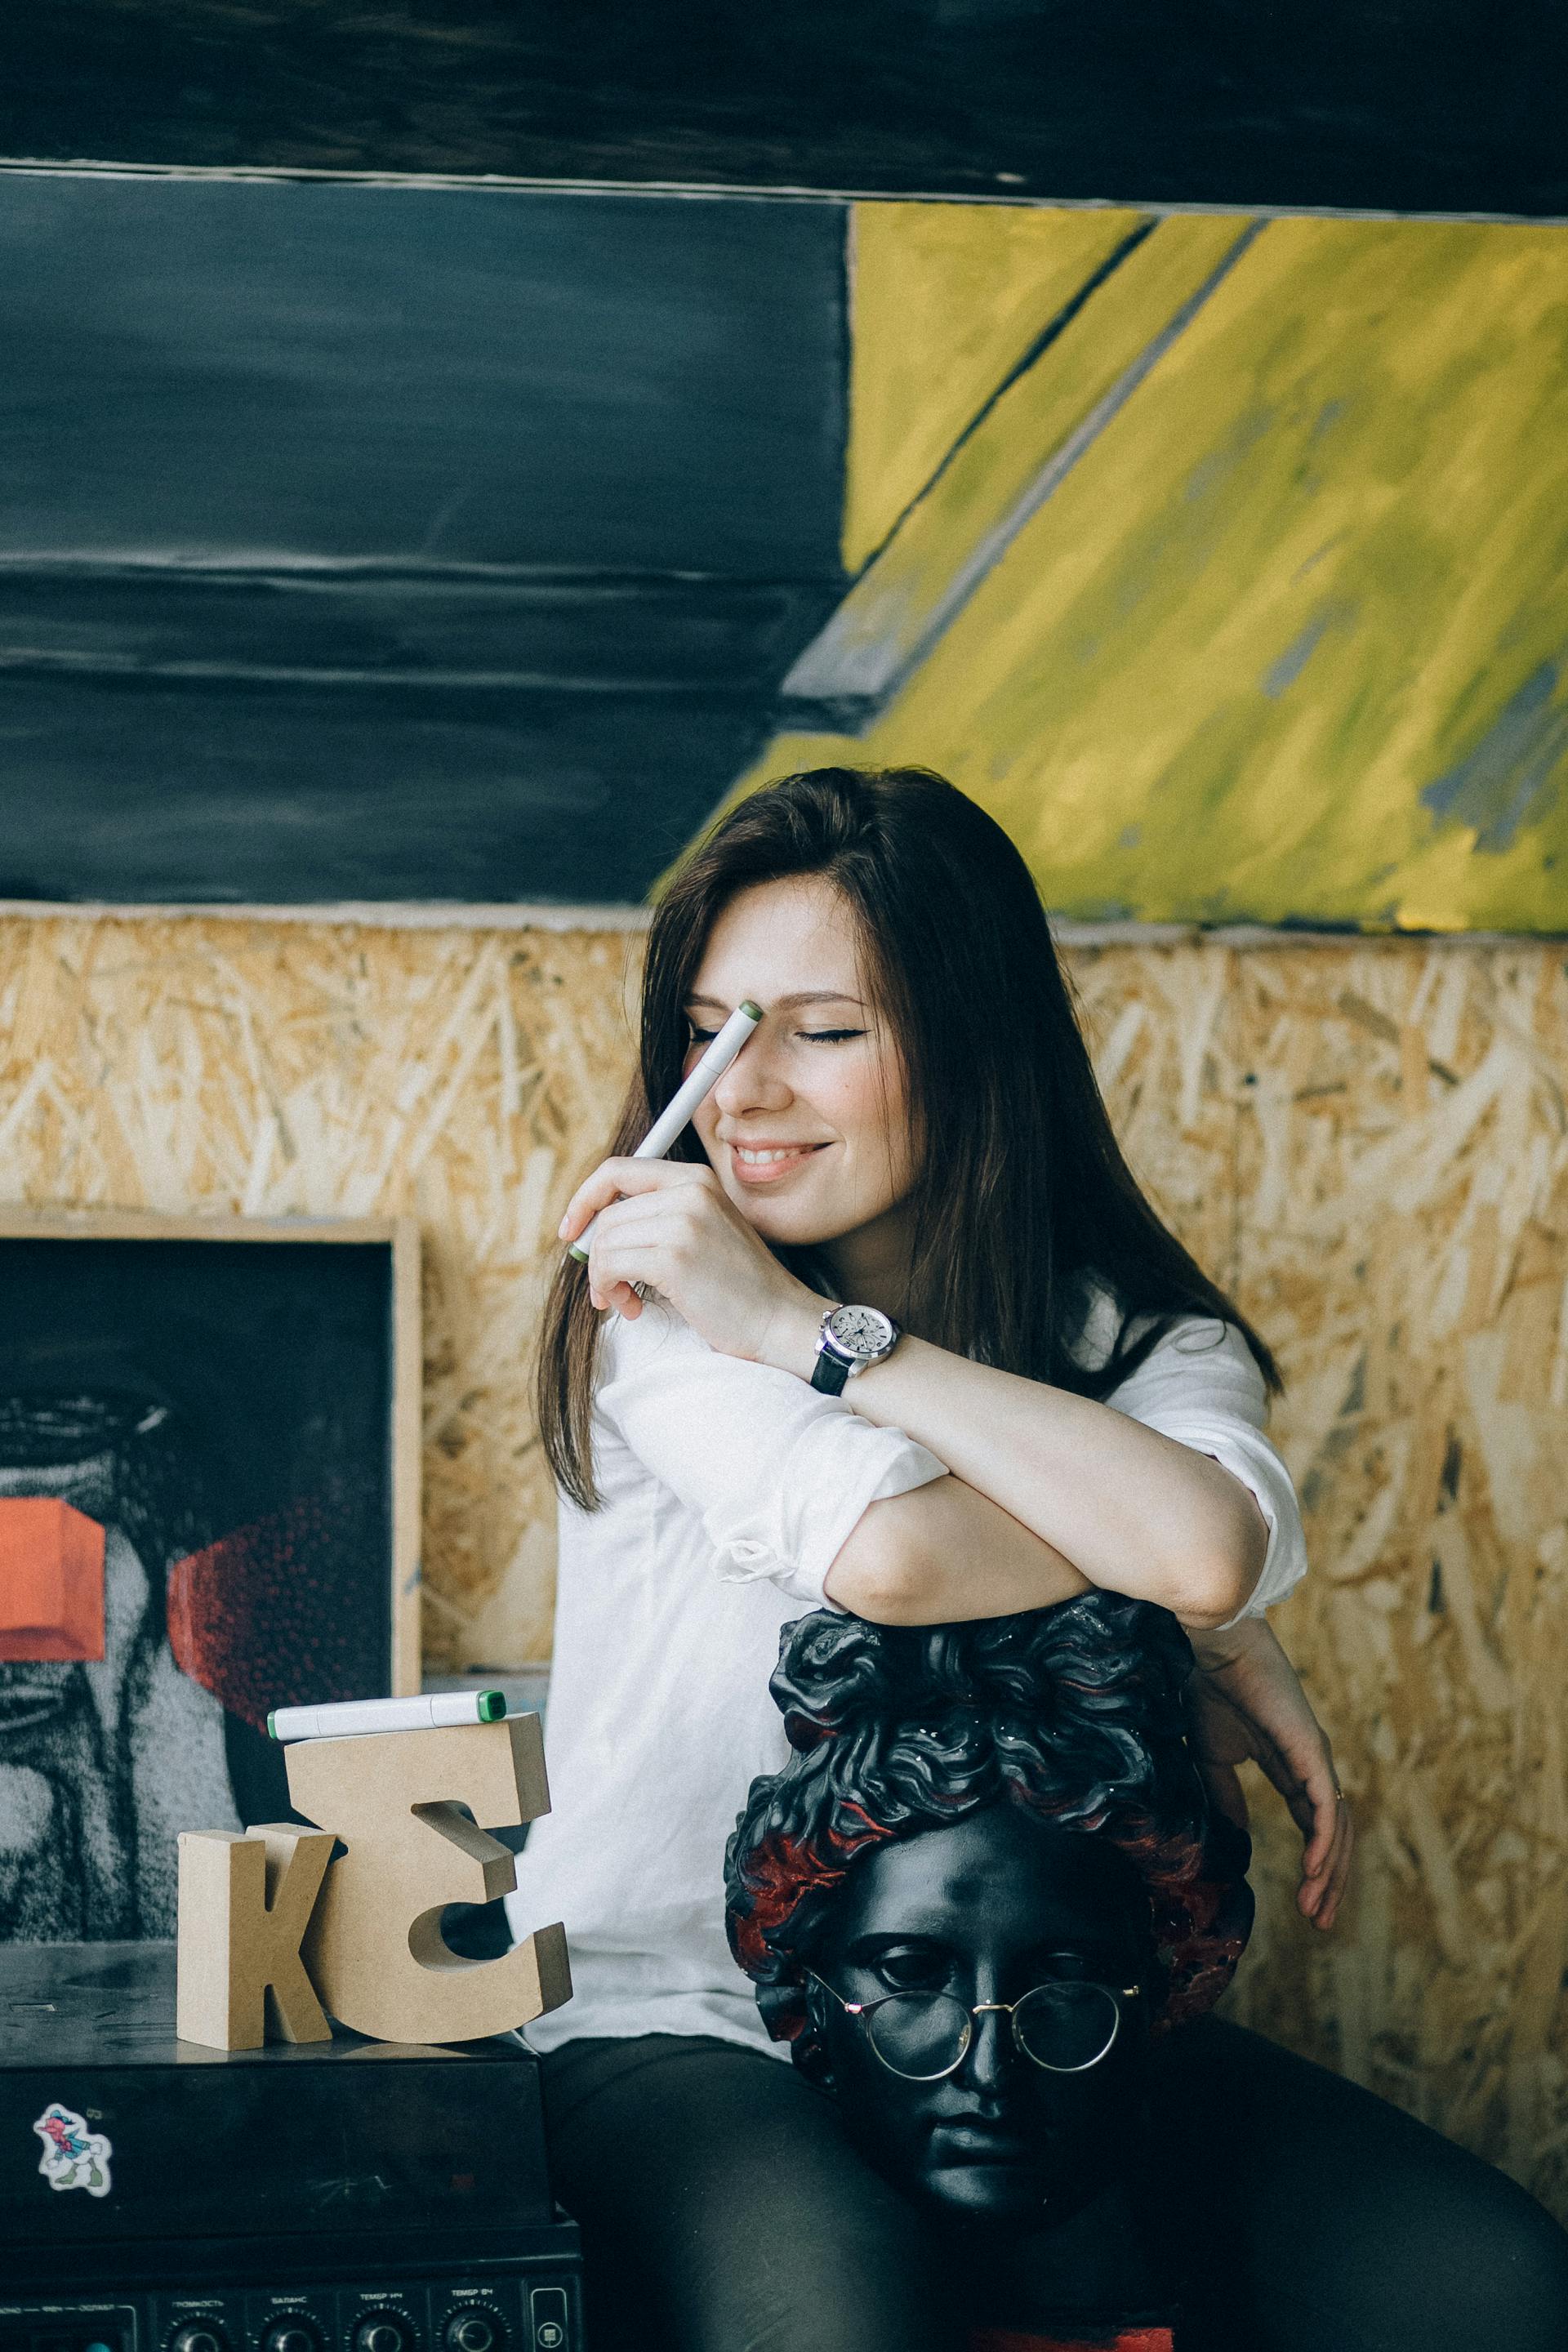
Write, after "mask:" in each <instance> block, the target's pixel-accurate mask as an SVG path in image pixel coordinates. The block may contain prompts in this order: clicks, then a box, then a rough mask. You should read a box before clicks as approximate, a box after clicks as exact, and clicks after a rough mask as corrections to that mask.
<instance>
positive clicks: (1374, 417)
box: [748, 221, 1568, 930]
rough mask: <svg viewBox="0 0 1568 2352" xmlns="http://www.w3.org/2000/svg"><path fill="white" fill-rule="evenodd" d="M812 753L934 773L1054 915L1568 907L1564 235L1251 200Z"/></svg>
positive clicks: (1410, 915)
mask: <svg viewBox="0 0 1568 2352" xmlns="http://www.w3.org/2000/svg"><path fill="white" fill-rule="evenodd" d="M1085 315H1086V318H1087V315H1088V314H1087V313H1086V314H1085ZM1066 341H1067V339H1066V338H1064V345H1065V343H1066ZM1048 359H1049V354H1047V362H1048ZM805 748H806V747H805V745H804V744H802V743H797V742H795V741H794V740H789V741H781V742H780V743H778V744H776V745H774V746H773V748H772V749H771V750H770V751H769V753H768V755H767V756H766V758H765V759H764V761H762V762H760V763H759V766H758V768H757V770H755V771H754V772H753V777H754V776H755V775H760V774H762V773H765V772H777V771H778V770H779V768H780V767H781V766H783V765H785V764H794V763H795V760H796V758H797V756H799V755H800V754H801V753H803V752H804V751H805ZM810 751H811V755H812V756H813V757H838V758H845V759H850V760H855V761H898V760H916V761H925V762H929V763H930V764H931V765H933V766H936V767H939V768H942V769H943V770H945V771H946V772H948V773H950V774H952V775H953V776H954V778H955V780H956V781H957V782H960V783H962V784H963V786H964V788H965V789H966V790H967V791H969V792H971V793H973V795H974V797H975V798H976V799H978V800H979V801H980V802H981V803H983V804H984V806H986V807H987V808H989V809H991V810H992V811H993V813H994V814H995V815H996V816H997V817H998V818H999V819H1000V820H1001V822H1002V823H1004V824H1005V825H1006V826H1007V828H1008V830H1009V831H1010V832H1011V833H1012V835H1013V836H1014V838H1015V839H1016V840H1017V841H1018V843H1019V844H1020V845H1021V846H1022V847H1023V848H1024V850H1025V852H1026V855H1027V856H1028V857H1029V859H1030V862H1031V865H1032V866H1033V867H1034V869H1035V871H1036V873H1037V876H1038V877H1039V879H1040V882H1041V885H1042V887H1043V889H1044V891H1045V893H1046V896H1047V900H1048V901H1049V903H1050V904H1051V905H1053V906H1054V907H1056V908H1058V909H1060V910H1062V911H1063V912H1066V913H1068V914H1076V915H1080V916H1086V917H1095V916H1112V915H1115V916H1135V917H1139V918H1143V919H1200V920H1226V919H1257V920H1263V921H1280V920H1285V919H1297V920H1303V921H1308V922H1320V923H1321V922H1329V923H1350V924H1368V925H1373V926H1380V925H1390V924H1393V925H1406V926H1411V927H1420V928H1433V929H1466V928H1481V929H1520V930H1530V929H1568V881H1565V878H1564V877H1568V791H1565V790H1564V784H1565V782H1568V233H1564V232H1563V231H1562V230H1558V229H1552V228H1545V227H1542V228H1531V227H1521V228H1515V227H1492V226H1447V225H1442V224H1435V223H1412V222H1405V223H1366V222H1350V221H1282V222H1276V223H1273V224H1271V225H1270V226H1268V228H1267V229H1266V230H1265V231H1264V233H1263V235H1262V236H1261V237H1260V238H1259V240H1258V243H1257V244H1256V245H1255V246H1254V247H1252V249H1251V250H1250V252H1249V253H1248V254H1247V256H1246V257H1245V258H1244V259H1243V261H1242V262H1241V263H1240V264H1239V265H1238V267H1237V269H1236V271H1235V272H1234V273H1233V275H1232V276H1231V278H1228V279H1227V280H1226V282H1225V284H1224V285H1223V286H1222V287H1221V288H1220V289H1219V290H1218V291H1217V293H1216V294H1215V296H1214V297H1213V299H1211V301H1210V302H1209V304H1208V305H1207V306H1206V307H1205V309H1204V310H1202V311H1201V312H1200V313H1199V314H1198V316H1197V318H1196V320H1194V323H1193V325H1192V326H1191V327H1190V329H1189V330H1188V331H1187V332H1186V334H1185V335H1184V337H1183V338H1182V340H1181V341H1179V342H1178V343H1177V344H1176V345H1175V346H1174V347H1173V350H1172V351H1171V352H1169V353H1168V354H1167V355H1166V357H1165V358H1164V359H1163V361H1162V362H1161V363H1160V365H1159V366H1158V367H1157V368H1156V369H1155V371H1154V372H1153V373H1152V375H1151V376H1150V377H1149V378H1148V380H1147V381H1146V382H1145V383H1144V384H1143V385H1142V388H1141V390H1140V391H1139V392H1138V393H1137V394H1135V395H1134V397H1133V398H1132V399H1131V401H1130V402H1129V404H1128V405H1127V406H1126V407H1125V408H1124V409H1123V410H1122V412H1121V414H1120V415H1118V416H1117V417H1116V418H1115V419H1114V420H1113V421H1112V422H1111V423H1110V425H1109V426H1108V427H1107V429H1106V430H1105V432H1104V433H1103V434H1102V435H1101V436H1100V439H1099V440H1098V441H1097V442H1096V443H1095V445H1094V446H1093V447H1092V448H1090V450H1089V453H1088V454H1087V456H1086V457H1084V458H1083V459H1082V461H1081V462H1080V463H1079V465H1078V467H1076V468H1075V469H1074V470H1073V471H1072V472H1071V473H1070V474H1069V475H1068V478H1066V480H1065V481H1064V482H1063V483H1062V484H1061V486H1060V487H1059V488H1058V491H1057V493H1056V495H1055V496H1054V497H1053V498H1052V499H1050V500H1049V501H1048V503H1047V505H1045V506H1044V507H1043V508H1042V509H1041V510H1040V511H1039V512H1038V513H1037V515H1036V516H1035V517H1034V519H1033V520H1032V521H1031V522H1030V523H1028V524H1027V526H1026V528H1025V529H1024V530H1023V531H1022V532H1021V533H1020V535H1019V536H1018V537H1017V539H1016V541H1014V543H1013V544H1012V546H1011V547H1010V548H1009V550H1008V551H1007V552H1006V554H1005V556H1004V557H1003V558H1002V560H1001V561H1000V562H998V563H997V564H996V565H995V567H994V570H993V571H992V572H990V573H989V575H988V576H987V577H986V578H985V580H984V582H983V583H982V584H981V586H980V587H979V589H978V590H977V592H976V593H975V594H974V595H973V599H972V600H971V602H970V603H969V604H968V605H967V606H966V607H965V609H964V610H963V612H962V613H961V614H959V616H958V618H957V619H956V621H955V622H954V623H953V625H952V626H951V627H950V628H949V629H948V631H947V632H946V634H945V635H944V636H943V637H942V639H941V640H940V642H939V643H938V644H937V645H936V646H935V647H934V649H933V650H932V652H931V655H930V656H928V658H927V659H926V661H925V663H924V665H923V666H922V667H921V669H920V670H919V671H918V672H917V673H916V675H915V676H914V677H912V679H911V680H910V683H909V685H908V686H907V687H906V688H904V690H903V691H902V693H901V694H900V696H899V698H898V699H897V700H896V701H895V702H894V703H893V704H892V705H891V706H890V707H889V709H887V711H886V712H885V713H884V714H883V716H882V717H881V718H880V719H879V720H878V721H877V723H876V724H875V725H874V726H873V727H872V728H871V729H870V730H869V731H868V733H867V734H866V735H865V736H863V737H860V738H826V737H823V738H815V739H813V740H812V741H811V744H810ZM748 781H750V780H748Z"/></svg>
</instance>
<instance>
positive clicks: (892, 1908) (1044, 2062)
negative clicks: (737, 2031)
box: [726, 1593, 1252, 2344]
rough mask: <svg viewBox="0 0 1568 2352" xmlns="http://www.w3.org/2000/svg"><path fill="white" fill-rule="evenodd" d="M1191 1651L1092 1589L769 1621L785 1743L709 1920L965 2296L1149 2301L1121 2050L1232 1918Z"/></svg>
mask: <svg viewBox="0 0 1568 2352" xmlns="http://www.w3.org/2000/svg"><path fill="white" fill-rule="evenodd" d="M1190 1664H1191V1660H1190V1654H1189V1652H1188V1649H1187V1644H1186V1642H1185V1639H1184V1636H1183V1634H1182V1633H1181V1631H1180V1629H1179V1628H1178V1627H1177V1625H1176V1623H1175V1622H1174V1620H1173V1618H1171V1617H1169V1616H1168V1615H1167V1614H1166V1612H1164V1611H1163V1610H1159V1609H1155V1608H1152V1607H1151V1606H1150V1605H1149V1604H1147V1603H1145V1602H1142V1601H1130V1600H1127V1599H1125V1598H1123V1597H1122V1596H1121V1595H1118V1594H1113V1593H1091V1594H1086V1595H1085V1596H1084V1597H1083V1598H1082V1599H1080V1600H1079V1601H1070V1602H1068V1603H1066V1604H1064V1605H1063V1606H1061V1607H1059V1608H1057V1609H1051V1610H1046V1611H1041V1612H1035V1613H1032V1614H1030V1615H1027V1616H1023V1617H1011V1618H1003V1619H994V1620H991V1621H984V1622H977V1623H973V1624H963V1625H944V1626H931V1627H921V1628H904V1627H888V1626H876V1625H869V1624H866V1623H863V1622H861V1621H860V1620H858V1619H856V1618H849V1617H838V1616H831V1615H827V1614H819V1615H816V1616H813V1617H807V1618H804V1619H801V1620H800V1621H798V1622H796V1623H795V1624H794V1625H792V1626H790V1627H788V1628H786V1630H785V1633H784V1642H783V1646H782V1651H781V1656H780V1662H779V1665H778V1668H777V1671H776V1672H775V1674H774V1675H773V1683H772V1685H771V1687H772V1689H773V1696H774V1698H775V1700H776V1701H777V1703H778V1705H779V1706H780V1708H781V1709H782V1711H783V1713H784V1721H785V1726H786V1728H787V1730H788V1734H789V1738H790V1744H791V1747H792V1748H793V1749H794V1751H795V1752H794V1754H793V1755H792V1757H791V1759H790V1761H789V1763H788V1765H787V1766H786V1767H785V1768H784V1770H783V1771H782V1772H780V1773H778V1774H775V1775H773V1776H770V1777H768V1778H765V1779H761V1780H756V1781H754V1782H753V1783H752V1790H751V1795H750V1798H749V1800H748V1803H747V1806H746V1810H745V1812H744V1813H743V1814H742V1818H741V1821H740V1822H739V1824H738V1826H737V1828H736V1831H735V1834H734V1836H733V1838H732V1839H731V1843H730V1847H729V1851H728V1854H727V1857H726V1887H727V1895H728V1922H729V1929H730V1939H731V1948H732V1949H733V1950H734V1953H735V1957H736V1958H737V1959H738V1961H739V1962H740V1964H741V1966H742V1968H743V1969H745V1970H746V1971H747V1973H748V1974H749V1975H750V1976H751V1977H752V1979H754V1981H755V1983H756V1986H757V1999H758V2003H759V2006H760V2008H761V2010H762V2012H763V2018H764V2020H765V2021H766V2023H767V2026H768V2030H769V2032H770V2033H772V2034H773V2036H774V2038H775V2039H781V2040H787V2041H788V2042H789V2043H790V2049H791V2055H792V2057H793V2059H794V2061H795V2064H796V2066H797V2067H799V2068H800V2069H801V2071H802V2072H803V2073H804V2074H806V2075H807V2076H808V2077H809V2079H810V2080H811V2081H813V2082H814V2083H816V2084H818V2085H819V2086H820V2087H822V2088H823V2089H825V2090H826V2091H828V2092H830V2093H831V2094H832V2095H833V2096H834V2097H835V2099H836V2101H837V2106H838V2111H839V2115H840V2118H841V2121H842V2124H843V2126H844V2128H845V2130H846V2131H847V2133H848V2134H849V2136H850V2137H851V2138H852V2139H853V2140H854V2141H855V2143H856V2144H857V2146H858V2147H859V2148H860V2150H861V2151H862V2153H863V2154H864V2155H865V2156H866V2157H867V2158H868V2160H869V2161H870V2162H871V2163H872V2164H874V2165H875V2166H876V2167H877V2168H878V2169H879V2170H880V2171H881V2172H882V2173H884V2174H885V2175H886V2176H887V2177H888V2178H889V2179H890V2180H892V2181H893V2182H894V2183H895V2185H896V2186H897V2187H899V2188H900V2189H901V2190H903V2191H904V2192H905V2193H906V2194H907V2195H909V2196H910V2197H911V2198H913V2199H915V2200H918V2201H920V2202H921V2203H922V2204H924V2205H926V2206H927V2207H929V2208H931V2210H932V2211H933V2214H934V2215H935V2216H938V2217H941V2221H942V2224H943V2225H945V2226H947V2227H949V2228H950V2229H951V2230H952V2231H953V2232H954V2242H955V2250H956V2251H955V2262H956V2263H957V2266H958V2268H959V2269H960V2270H961V2271H963V2270H965V2269H972V2270H973V2294H969V2293H967V2291H965V2293H964V2294H963V2301H964V2303H965V2306H966V2309H967V2310H968V2311H969V2313H970V2314H971V2315H973V2318H974V2319H975V2321H976V2322H979V2321H980V2320H982V2319H985V2318H989V2319H990V2320H992V2322H993V2323H994V2321H995V2319H996V2317H997V2315H998V2314H1000V2315H1001V2316H1002V2317H1003V2318H1005V2320H1006V2321H1007V2323H1008V2324H1009V2326H1016V2325H1018V2324H1022V2325H1025V2326H1030V2327H1038V2326H1045V2325H1047V2324H1050V2323H1051V2322H1052V2321H1054V2320H1057V2319H1059V2317H1060V2315H1062V2314H1063V2313H1064V2312H1068V2313H1072V2314H1077V2315H1081V2314H1083V2313H1085V2312H1090V2313H1093V2314H1095V2315H1099V2317H1100V2319H1101V2320H1105V2321H1107V2322H1109V2321H1110V2316H1111V2315H1123V2316H1129V2317H1130V2316H1131V2315H1143V2316H1147V2315H1150V2313H1151V2311H1152V2310H1163V2309H1164V2308H1165V2307H1166V2306H1167V2305H1168V2303H1169V2298H1170V2292H1171V2283H1170V2280H1169V2277H1168V2274H1167V2271H1166V2268H1165V2265H1164V2258H1163V2257H1161V2256H1156V2255H1154V2254H1153V2253H1152V2251H1151V2248H1150V2245H1149V2243H1148V2242H1147V2240H1148V2233H1147V2231H1145V2230H1144V2229H1143V2228H1142V2225H1141V2222H1140V2197H1139V2189H1138V2182H1139V2179H1140V2175H1141V2168H1142V2136H1143V2115H1142V2110H1143V2068H1144V2063H1145V2060H1146V2057H1147V2053H1148V2051H1149V2048H1150V2044H1151V2042H1152V2039H1154V2038H1156V2037H1158V2036H1159V2035H1161V2034H1163V2033H1164V2032H1168V2031H1170V2030H1171V2028H1172V2027H1173V2026H1174V2025H1177V2024H1179V2023H1180V2022H1181V2021H1184V2020H1185V2019H1188V2018H1192V2017H1194V2016H1197V2015H1199V2014H1201V2013H1202V2012H1203V2011H1205V2010H1206V2009H1207V2008H1208V2007H1209V2006H1210V2005H1211V2004H1212V2003H1213V2002H1214V2000H1216V1999H1217V1997H1218V1995H1219V1994H1220V1993H1221V1992H1222V1991H1223V1990H1224V1989H1225V1987H1226V1984H1227V1983H1228V1982H1229V1980H1230V1978H1231V1976H1232V1974H1233V1973H1234V1971H1235V1968H1236V1964H1237V1960H1238V1958H1240V1955H1241V1952H1242V1949H1243V1948H1244V1946H1245V1943H1246V1940H1247V1932H1248V1929H1249V1927H1250V1925H1251V1916H1252V1902H1251V1895H1250V1891H1249V1889H1248V1888H1247V1881H1246V1876H1245V1872H1246V1866H1247V1840H1246V1838H1245V1837H1244V1836H1243V1835H1242V1834H1241V1833H1240V1832H1238V1831H1237V1830H1236V1829H1235V1828H1234V1827H1233V1826H1232V1825H1231V1824H1230V1823H1229V1822H1225V1821H1223V1820H1221V1819H1219V1818H1217V1817H1215V1816H1212V1815H1211V1813H1210V1811H1209V1809H1208V1806H1207V1804H1206V1802H1205V1794H1204V1790H1203V1785H1202V1782H1201V1781H1200V1780H1199V1778H1198V1775H1197V1772H1196V1770H1195V1769H1194V1765H1193V1763H1192V1760H1191V1759H1190V1757H1189V1755H1188V1753H1187V1749H1186V1745H1185V1740H1184V1714H1183V1706H1182V1693H1183V1686H1184V1682H1185V1679H1186V1675H1187V1673H1188V1672H1189V1671H1190ZM1003 2340H1005V2339H1003V2338H995V2339H994V2341H996V2342H998V2343H1000V2342H1001V2341H1003ZM1015 2340H1017V2341H1020V2342H1031V2341H1032V2342H1037V2343H1041V2344H1045V2343H1048V2342H1050V2341H1053V2340H1058V2339H1056V2338H1053V2337H1052V2336H1044V2335H1038V2334H1036V2335H1033V2336H1024V2337H1021V2338H1016V2339H1015ZM1103 2340H1104V2341H1106V2342H1107V2343H1111V2344H1114V2343H1115V2342H1116V2341H1117V2340H1118V2338H1117V2335H1116V2332H1115V2328H1114V2326H1112V2329H1111V2332H1110V2334H1109V2335H1107V2336H1105V2337H1104V2338H1103ZM1142 2340H1143V2341H1145V2342H1155V2341H1158V2340H1161V2339H1160V2336H1158V2335H1156V2336H1144V2337H1143V2338H1142ZM1164 2340H1166V2341H1169V2340H1170V2339H1169V2338H1168V2337H1167V2338H1165V2339H1164ZM973 2341H974V2342H975V2343H976V2344H984V2343H985V2342H986V2341H987V2338H986V2337H985V2336H984V2334H981V2335H979V2336H975V2337H974V2338H973Z"/></svg>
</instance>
